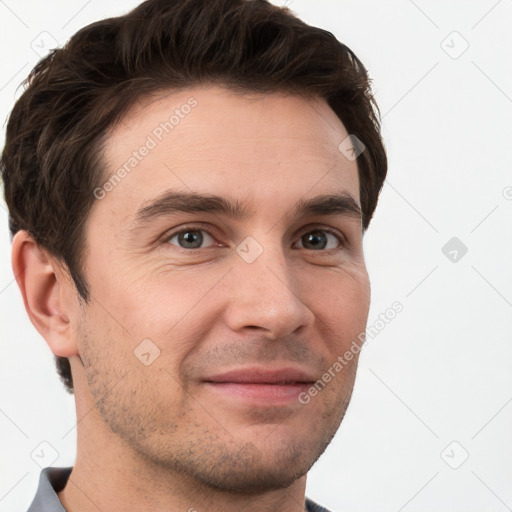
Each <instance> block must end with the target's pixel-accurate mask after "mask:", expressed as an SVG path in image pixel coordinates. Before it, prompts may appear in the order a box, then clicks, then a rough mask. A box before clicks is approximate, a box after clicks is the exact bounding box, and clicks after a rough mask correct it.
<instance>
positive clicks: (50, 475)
mask: <svg viewBox="0 0 512 512" xmlns="http://www.w3.org/2000/svg"><path fill="white" fill-rule="evenodd" d="M72 469H73V467H72V466H71V467H67V468H52V467H50V468H44V469H43V470H42V471H41V474H40V476H39V486H38V488H37V492H36V495H35V497H34V500H33V501H32V504H31V505H30V507H29V509H28V510H27V512H66V509H65V508H64V507H63V506H62V503H61V502H60V500H59V497H58V496H57V493H58V492H60V491H62V489H64V487H65V486H66V483H67V481H68V478H69V475H70V474H71V470H72ZM306 509H307V510H308V511H311V512H328V511H327V510H326V509H325V508H323V507H321V506H319V505H317V504H316V503H315V502H314V501H312V500H310V499H309V498H306Z"/></svg>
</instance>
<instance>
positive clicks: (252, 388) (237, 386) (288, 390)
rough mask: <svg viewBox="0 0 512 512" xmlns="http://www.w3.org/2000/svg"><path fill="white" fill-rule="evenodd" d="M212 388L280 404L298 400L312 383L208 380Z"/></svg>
mask: <svg viewBox="0 0 512 512" xmlns="http://www.w3.org/2000/svg"><path fill="white" fill-rule="evenodd" d="M207 385H208V387H209V388H210V389H212V390H213V391H215V392H217V393H221V394H224V395H228V396H230V397H239V398H242V399H245V400H249V401H251V402H262V403H265V404H272V405H280V404H286V403H289V402H293V401H297V402H298V397H299V395H300V394H301V393H303V392H305V391H307V390H308V389H309V388H310V387H311V385H312V383H311V384H308V383H297V384H255V383H247V384H244V383H240V382H207Z"/></svg>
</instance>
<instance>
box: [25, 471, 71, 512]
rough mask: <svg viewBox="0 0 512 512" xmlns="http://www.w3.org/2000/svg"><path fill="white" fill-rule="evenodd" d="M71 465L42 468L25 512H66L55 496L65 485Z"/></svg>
mask: <svg viewBox="0 0 512 512" xmlns="http://www.w3.org/2000/svg"><path fill="white" fill-rule="evenodd" d="M72 469H73V467H67V468H44V469H43V470H42V471H41V474H40V475H39V486H38V487H37V492H36V495H35V496H34V500H33V501H32V504H31V505H30V507H29V509H28V511H27V512H66V509H65V508H64V507H63V506H62V503H61V502H60V500H59V497H58V496H57V493H58V492H60V491H61V490H62V489H64V487H65V486H66V482H67V481H68V478H69V475H70V474H71V470H72Z"/></svg>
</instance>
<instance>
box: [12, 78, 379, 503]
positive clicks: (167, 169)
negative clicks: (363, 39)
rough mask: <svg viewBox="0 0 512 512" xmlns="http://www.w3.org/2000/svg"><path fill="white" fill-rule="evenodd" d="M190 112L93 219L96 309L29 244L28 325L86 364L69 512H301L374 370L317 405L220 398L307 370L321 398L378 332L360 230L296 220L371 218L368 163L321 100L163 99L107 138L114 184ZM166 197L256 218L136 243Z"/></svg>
mask: <svg viewBox="0 0 512 512" xmlns="http://www.w3.org/2000/svg"><path fill="white" fill-rule="evenodd" d="M191 96H193V97H194V98H195V99H196V100H197V106H196V107H195V108H193V109H192V111H191V113H190V114H189V115H187V116H186V117H184V118H183V119H181V120H180V123H179V124H178V125H177V126H176V127H175V128H174V129H173V131H172V133H169V134H166V135H165V136H164V137H163V139H162V141H160V142H159V143H158V145H157V147H155V148H154V149H152V150H151V151H150V153H149V154H148V155H147V156H146V157H145V158H144V159H143V160H142V161H141V162H140V163H138V165H137V167H136V168H134V169H133V170H132V171H131V172H130V173H129V174H128V175H127V176H126V177H125V178H124V179H123V180H122V181H121V182H120V183H119V184H117V185H116V186H115V187H114V188H113V190H111V191H110V192H108V193H107V194H106V195H105V197H104V198H103V199H101V200H97V201H96V202H95V204H94V206H93V208H92V210H91V211H90V213H89V216H88V220H87V224H86V243H87V251H86V258H85V268H84V271H85V277H86V280H87V281H88V283H89V285H90V290H91V296H92V299H91V302H90V304H87V305H85V304H81V303H80V302H79V301H78V298H77V293H76V290H75V288H74V286H73V283H72V281H71V279H70V278H69V276H68V274H67V272H66V268H65V267H64V266H63V265H61V264H60V263H59V262H58V261H57V260H56V259H55V258H54V257H53V256H52V255H50V254H48V252H47V251H45V250H44V249H42V248H40V247H38V246H37V245H36V244H35V243H34V241H33V240H32V239H31V238H30V236H29V235H28V234H27V233H26V232H23V231H22V232H19V233H18V234H17V235H16V237H15V239H14V242H13V269H14V272H15V275H18V274H19V277H18V284H19V286H20V289H21V291H22V294H23V298H24V301H25V306H26V309H27V312H28V314H29V316H30V318H31V320H32V322H33V323H34V325H35V326H36V328H37V329H38V330H39V332H40V333H41V334H42V336H43V337H44V338H45V340H46V341H47V343H48V344H49V346H50V348H51V349H52V351H53V353H54V354H57V355H61V356H65V357H69V358H70V361H71V367H72V373H73V380H74V387H75V398H76V411H77V422H78V423H77V439H78V445H77V457H76V464H75V466H74V469H73V471H72V473H71V476H70V479H69V482H68V484H67V486H66V487H65V489H64V490H63V491H61V492H60V493H59V498H60V500H61V501H62V503H63V505H64V507H65V508H66V510H68V511H71V512H76V511H79V510H80V511H81V512H88V511H97V510H98V509H101V510H104V511H107V510H108V511H109V512H116V511H125V510H131V511H134V512H136V511H143V510H153V511H164V510H184V511H187V510H189V511H190V512H192V511H193V510H194V509H195V510H197V511H198V512H200V511H202V510H209V511H213V512H216V511H224V512H229V511H239V510H241V509H243V510H245V511H256V510H257V511H267V510H268V511H270V510H272V511H273V510H281V511H289V512H299V511H302V510H303V509H304V493H305V485H306V475H307V472H308V470H309V469H310V467H311V466H312V465H313V463H314V462H315V461H316V460H317V459H318V457H319V456H320V455H321V453H322V452H323V451H324V450H325V448H326V446H327V445H328V443H329V442H330V440H331V439H332V437H333V436H334V434H335V432H336V431H337V429H338V427H339V425H340V422H341V420H342V418H343V416H344V414H345V410H346V408H347V406H348V403H349V400H350V396H351V393H352V387H353V384H354V379H355V375H356V367H357V359H358V357H357V355H355V356H354V358H353V359H352V360H351V361H350V362H349V363H348V364H347V366H345V367H344V368H343V370H342V371H340V372H339V373H337V374H336V377H335V378H333V379H332V380H331V381H330V382H329V383H328V384H327V385H326V386H325V388H324V389H323V390H322V391H321V392H319V393H318V394H317V395H316V396H315V397H312V398H311V401H310V402H309V403H308V404H307V405H303V404H301V403H300V402H299V401H297V400H294V401H291V402H289V403H286V404H285V405H282V406H276V405H273V404H265V403H261V404H258V405H254V404H252V405H249V404H248V403H247V402H245V401H244V400H243V399H237V398H227V397H226V396H224V395H222V394H219V393H215V392H213V391H211V389H209V388H208V386H207V385H206V384H205V383H204V382H203V381H202V378H204V377H205V376H207V375H211V374H213V373H216V372H221V371H226V370H229V369H233V368H240V367H242V366H248V365H263V366H267V367H270V368H277V367H280V366H284V365H290V364H292V365H293V366H294V367H300V368H302V369H304V370H307V371H308V372H309V373H310V374H312V375H314V376H315V378H316V379H320V378H321V376H322V374H323V373H324V371H326V370H327V369H328V368H329V367H331V366H332V365H333V363H334V362H335V361H336V360H337V357H338V356H340V355H342V354H343V353H344V352H345V351H346V350H348V349H349V347H350V345H351V343H352V341H353V340H355V339H357V336H358V335H359V334H360V333H361V332H363V331H364V330H365V327H366V322H367V318H368V310H369V305H370V283H369V279H368V274H367V271H366V266H365V262H364V255H363V247H362V230H361V220H360V219H358V218H355V217H349V216H344V215H309V216H306V217H304V216H296V215H295V214H294V205H295V203H296V202H297V201H299V200H300V199H304V198H306V199H307V198H312V197H315V196H317V195H322V194H332V193H333V192H347V193H349V194H351V195H352V196H353V197H354V198H355V199H356V201H357V202H358V204H359V179H358V174H357V162H356V161H350V160H349V159H347V158H345V157H344V156H343V154H342V153H341V152H340V151H339V150H338V145H339V143H340V142H341V141H342V140H343V139H345V138H346V137H347V135H348V134H347V131H346V129H345V127H344V126H343V124H342V123H341V121H340V120H339V119H338V117H337V116H336V115H335V113H334V112H333V111H332V110H331V109H330V108H329V106H328V105H327V103H326V102H325V101H323V100H320V99H315V100H311V99H310V100H306V99H304V98H300V97H297V96H290V95H284V94H282V93H279V94H278V93H273V94H267V95H264V96H258V95H254V94H253V95H247V94H245V95H240V94H235V93H232V92H229V91H227V90H226V89H223V88H221V87H218V86H215V87H213V86H208V87H202V88H194V89H189V90H187V91H181V92H179V93H176V92H173V93H172V94H169V93H166V95H163V94H162V93H161V94H160V95H158V96H157V95H154V96H152V97H150V98H145V99H144V101H140V102H139V103H138V104H137V105H136V106H134V107H133V108H132V109H131V110H130V111H129V112H128V113H127V114H126V116H125V117H124V119H123V120H122V122H121V123H119V124H118V125H117V126H116V127H114V128H113V129H112V130H111V132H110V133H109V134H108V137H107V139H106V143H105V151H104V160H105V163H106V168H107V172H106V174H105V177H106V178H107V179H108V177H109V176H110V175H111V174H112V173H113V172H115V171H116V169H118V168H119V167H120V166H122V165H123V163H124V162H126V161H127V159H128V158H129V157H130V155H131V154H132V152H133V151H134V150H136V149H137V148H139V147H140V146H141V145H142V144H144V142H145V141H146V137H147V136H148V134H151V133H152V130H153V129H154V128H155V126H158V125H159V123H161V122H162V121H165V120H166V119H168V118H169V112H172V111H173V110H174V109H175V108H179V107H180V106H181V105H183V104H185V103H186V102H187V100H188V98H190V97H191ZM164 190H175V191H181V192H190V191H194V192H200V193H208V194H217V195H222V196H225V197H226V198H229V199H231V200H235V199H238V200H239V201H241V202H244V203H245V204H247V205H248V206H250V207H251V208H253V210H254V211H253V212H252V215H250V216H248V217H247V218H231V217H228V216H226V215H221V214H214V213H177V214H174V215H172V216H166V217H160V218H157V219H154V220H153V221H152V222H150V223H148V224H147V225H143V226H140V225H139V226H137V224H135V223H134V220H135V213H136V212H137V210H138V209H139V208H140V206H141V205H142V204H143V203H144V202H145V201H148V200H150V199H152V198H154V197H156V196H157V195H159V194H161V193H162V192H163V191H164ZM188 224H193V225H194V226H196V227H195V229H207V230H209V231H210V233H211V236H212V238H209V237H207V236H205V238H204V242H203V247H200V248H199V249H197V250H195V251H194V252H191V251H190V249H187V248H182V247H180V245H179V240H178V237H176V236H174V237H172V235H173V234H175V233H176V232H177V231H179V230H180V229H183V228H184V227H188ZM197 224H199V226H198V227H197ZM319 229H324V230H325V229H330V230H332V231H333V232H335V233H338V234H340V235H341V236H343V237H344V239H345V241H344V242H341V243H340V241H339V240H338V239H337V238H336V237H335V236H332V235H328V234H326V233H325V232H322V234H321V235H322V236H324V237H325V238H322V240H325V241H327V243H328V245H327V248H325V249H318V248H311V246H309V245H308V244H307V240H306V242H304V237H303V235H305V234H307V233H310V232H311V231H315V230H319ZM203 235H204V233H203ZM247 236H251V237H253V238H254V239H255V240H256V241H257V242H258V244H259V245H260V246H261V248H262V249H263V252H262V253H261V254H260V255H259V257H258V258H256V259H255V261H253V262H252V263H247V262H246V261H244V259H243V258H241V257H240V255H239V254H237V252H236V248H237V246H238V245H239V244H240V242H242V241H243V240H244V239H245V238H246V237H247ZM306 238H307V237H306ZM144 339H150V340H152V342H153V343H154V344H155V345H156V346H157V347H158V348H159V350H160V355H159V357H157V358H156V359H155V360H154V361H153V362H152V363H151V364H150V365H148V366H146V365H144V364H142V363H141V361H140V360H139V359H137V357H134V350H135V349H136V348H137V347H138V346H139V344H140V343H141V341H142V340H144ZM80 358H81V359H80ZM81 361H83V365H82V363H81Z"/></svg>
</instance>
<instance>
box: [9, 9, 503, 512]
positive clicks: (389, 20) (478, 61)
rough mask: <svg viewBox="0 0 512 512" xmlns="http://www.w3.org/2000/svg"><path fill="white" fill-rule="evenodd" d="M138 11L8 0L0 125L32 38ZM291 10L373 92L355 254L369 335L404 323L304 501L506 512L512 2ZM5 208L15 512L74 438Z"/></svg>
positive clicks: (60, 37) (370, 357)
mask: <svg viewBox="0 0 512 512" xmlns="http://www.w3.org/2000/svg"><path fill="white" fill-rule="evenodd" d="M138 3H139V2H138V1H134V0H129V1H127V0H122V1H121V0H116V1H114V0H109V1H104V0H89V1H85V0H59V1H56V0H51V1H47V2H35V1H32V2H29V1H27V0H23V1H22V0H17V1H14V0H1V1H0V62H1V68H0V119H1V122H2V124H3V123H4V121H5V119H6V116H7V114H8V112H9V111H10V109H11V107H12V105H13V101H14V98H15V97H18V96H19V94H20V92H21V89H19V88H18V86H19V84H20V82H21V81H22V80H23V79H24V78H25V76H26V75H27V74H28V72H29V70H30V69H31V68H32V67H33V66H34V65H35V63H36V62H37V60H38V58H39V57H38V55H37V54H36V52H35V50H34V46H35V43H37V42H38V41H41V37H44V38H46V39H45V41H48V40H49V39H48V35H45V36H40V34H41V33H42V32H47V33H48V34H51V37H53V38H54V39H55V40H56V41H58V43H59V44H63V43H64V42H65V41H66V40H67V39H68V38H69V37H70V36H71V35H72V34H73V33H74V32H76V31H77V30H78V29H79V28H81V27H82V26H84V25H86V24H88V23H90V22H92V21H96V20H97V19H99V18H103V17H107V16H112V15H119V14H122V13H123V12H125V11H127V10H129V9H131V8H132V7H134V6H135V5H137V4H138ZM275 3H279V4H281V5H283V4H284V0H283V1H277V0H275ZM286 3H287V4H288V5H289V6H290V8H291V9H292V10H293V11H295V12H296V13H297V15H299V17H301V18H302V19H304V20H305V21H306V22H308V23H310V24H314V25H317V26H320V27H322V28H326V29H328V30H330V31H331V32H333V33H334V34H335V35H336V36H337V38H338V39H339V40H340V41H342V42H344V43H345V44H347V45H348V46H349V47H351V48H352V49H353V50H354V51H355V53H356V54H357V55H358V56H359V58H360V59H361V60H362V61H363V63H364V64H365V66H366V67H367V68H368V70H369V72H370V74H371V76H372V78H373V81H374V89H375V92H376V97H377V101H378V103H379V105H380V108H381V112H382V115H383V135H384V138H385V142H386V145H387V149H388V154H389V174H388V180H387V182H386V184H385V186H384V189H383V192H382V195H381V199H380V202H379V206H378V208H377V212H376V217H375V218H374V220H373V221H372V223H371V225H370V229H369V231H368V233H367V234H366V235H365V241H364V244H365V254H366V259H367V264H368V270H369V273H370V278H371V281H372V306H371V311H370V318H369V325H371V324H373V322H374V321H375V320H376V319H377V318H378V316H379V313H382V312H384V311H385V310H386V309H387V308H389V307H390V306H391V304H392V303H393V302H394V301H396V300H398V301H400V302H401V303H402V304H403V306H404V310H403V311H402V312H401V313H400V314H398V315H397V316H396V318H395V319H394V320H393V321H391V322H390V323H389V324H388V325H386V326H385V328H384V329H382V330H381V331H380V332H379V334H378V335H377V336H375V337H374V338H373V339H370V340H369V343H368V344H367V346H366V347H365V348H364V352H363V355H362V357H361V360H360V368H359V373H358V377H357V381H356V386H355V390H354V395H353V399H352V402H351V405H350V406H349V409H348V412H347V415H346V417H345V420H344V421H343V423H342V426H341V428H340V430H339V432H338V434H337V435H336V437H335V439H334V440H333V442H332V444H331V446H330V447H329V448H328V449H327V451H326V452H325V454H324V455H323V456H322V457H321V458H320V460H319V461H318V463H317V464H316V465H315V466H314V467H313V469H312V470H311V472H310V473H309V478H308V488H307V495H309V496H310V497H311V498H313V499H315V500H317V501H318V502H320V503H322V504H323V505H324V506H326V507H328V508H330V509H332V510H335V511H339V512H342V511H351V512H362V511H372V512H375V511H378V512H380V511H394V512H400V511H406V512H407V511H417V512H420V511H429V512H432V511H444V512H446V511H448V510H449V511H451V512H457V511H461V512H462V511H464V512H473V511H475V512H477V511H478V512H480V511H483V510H486V511H496V512H501V511H506V510H512V485H511V482H512V440H511V436H510V432H511V431H512V430H511V427H512V386H511V374H512V344H511V332H512V315H511V311H512V286H511V284H512V271H511V268H512V267H511V262H512V229H511V227H512V226H511V224H512V223H511V219H512V173H511V169H512V166H511V152H510V149H511V146H512V128H511V124H512V123H511V121H512V118H511V114H512V59H511V58H510V57H511V54H512V53H511V49H512V30H511V29H510V27H511V26H512V25H511V20H512V1H511V0H501V1H496V0H480V1H467V0H466V1H462V0H460V1H450V2H446V1H441V0H435V1H430V2H427V1H425V0H416V1H415V2H413V1H412V0H391V1H386V2H378V1H376V0H374V1H368V0H366V1H356V0H349V1H335V0H330V1H329V0H314V1H313V0H292V1H289V0H288V2H286ZM454 31H455V32H457V33H455V34H454ZM39 44H41V43H40V42H39ZM45 44H48V43H45ZM466 44H469V46H468V48H467V50H465V51H464V52H463V53H461V52H462V50H464V48H465V46H466ZM38 51H41V50H40V49H38ZM460 53H461V54H460ZM459 54H460V55H459ZM454 57H457V58H454ZM1 142H2V143H3V130H2V141H1ZM507 187H508V188H507ZM0 206H1V207H0V314H1V323H0V337H1V343H0V370H1V371H0V378H1V388H0V389H1V395H0V429H1V434H2V436H1V444H0V450H1V451H0V453H1V455H0V460H1V472H0V510H1V511H2V512H15V511H22V510H26V508H28V505H29V504H30V502H31V500H32V497H33V495H34V493H35V490H36V486H37V483H38V478H39V472H40V467H39V466H38V465H37V463H36V462H35V461H34V460H33V459H32V458H31V453H32V452H33V451H34V450H35V449H36V447H38V446H39V444H40V443H41V442H43V441H46V442H49V443H50V444H51V445H52V446H53V447H55V449H56V450H57V452H58V458H57V460H56V461H55V462H53V461H52V460H49V462H50V463H51V464H48V465H56V466H68V465H73V463H74V457H75V443H76V437H75V432H76V431H75V430H74V429H73V426H74V423H75V411H74V399H73V397H72V396H71V395H68V394H66V393H65V391H64V389H63V386H62V385H61V383H60V381H59V379H58V377H57V374H56V372H55V370H54V362H53V356H52V354H51V352H50V350H49V349H48V347H47V345H46V344H45V342H44V340H43V339H42V338H41V337H40V336H39V335H38V334H37V332H36V330H35V329H34V328H33V327H32V325H31V324H30V322H29V320H28V317H27V315H26V313H25V310H24V308H23V304H22V300H21V295H20V293H19V290H18V288H17V285H16V283H15V281H14V280H13V274H12V270H11V266H10V241H9V236H8V230H7V214H6V211H5V205H4V204H3V202H0ZM453 237H457V239H458V240H459V241H460V242H457V243H459V246H460V243H463V244H464V245H465V246H466V247H467V253H466V254H465V255H463V256H461V255H462V252H461V251H460V248H459V249H457V248H455V249H454V248H453V247H448V249H446V250H445V252H447V253H448V251H449V250H450V251H453V250H456V251H457V261H455V262H454V261H451V260H450V258H454V257H455V253H453V252H452V253H451V254H448V256H449V257H447V256H446V255H445V254H444V253H443V251H442V248H443V247H444V246H445V244H446V243H447V242H448V241H449V240H450V239H452V238H453ZM66 434H67V435H66ZM454 441H455V444H451V443H452V442H454ZM447 447H448V448H447ZM38 449H39V448H38ZM47 453H48V450H47ZM442 454H444V455H442ZM466 455H469V456H468V458H467V460H465V461H464V462H463V463H462V465H460V467H458V469H453V468H452V467H450V465H451V466H457V465H459V464H460V463H461V462H462V461H463V460H464V457H465V456H466ZM105 512H107V511H105Z"/></svg>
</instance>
